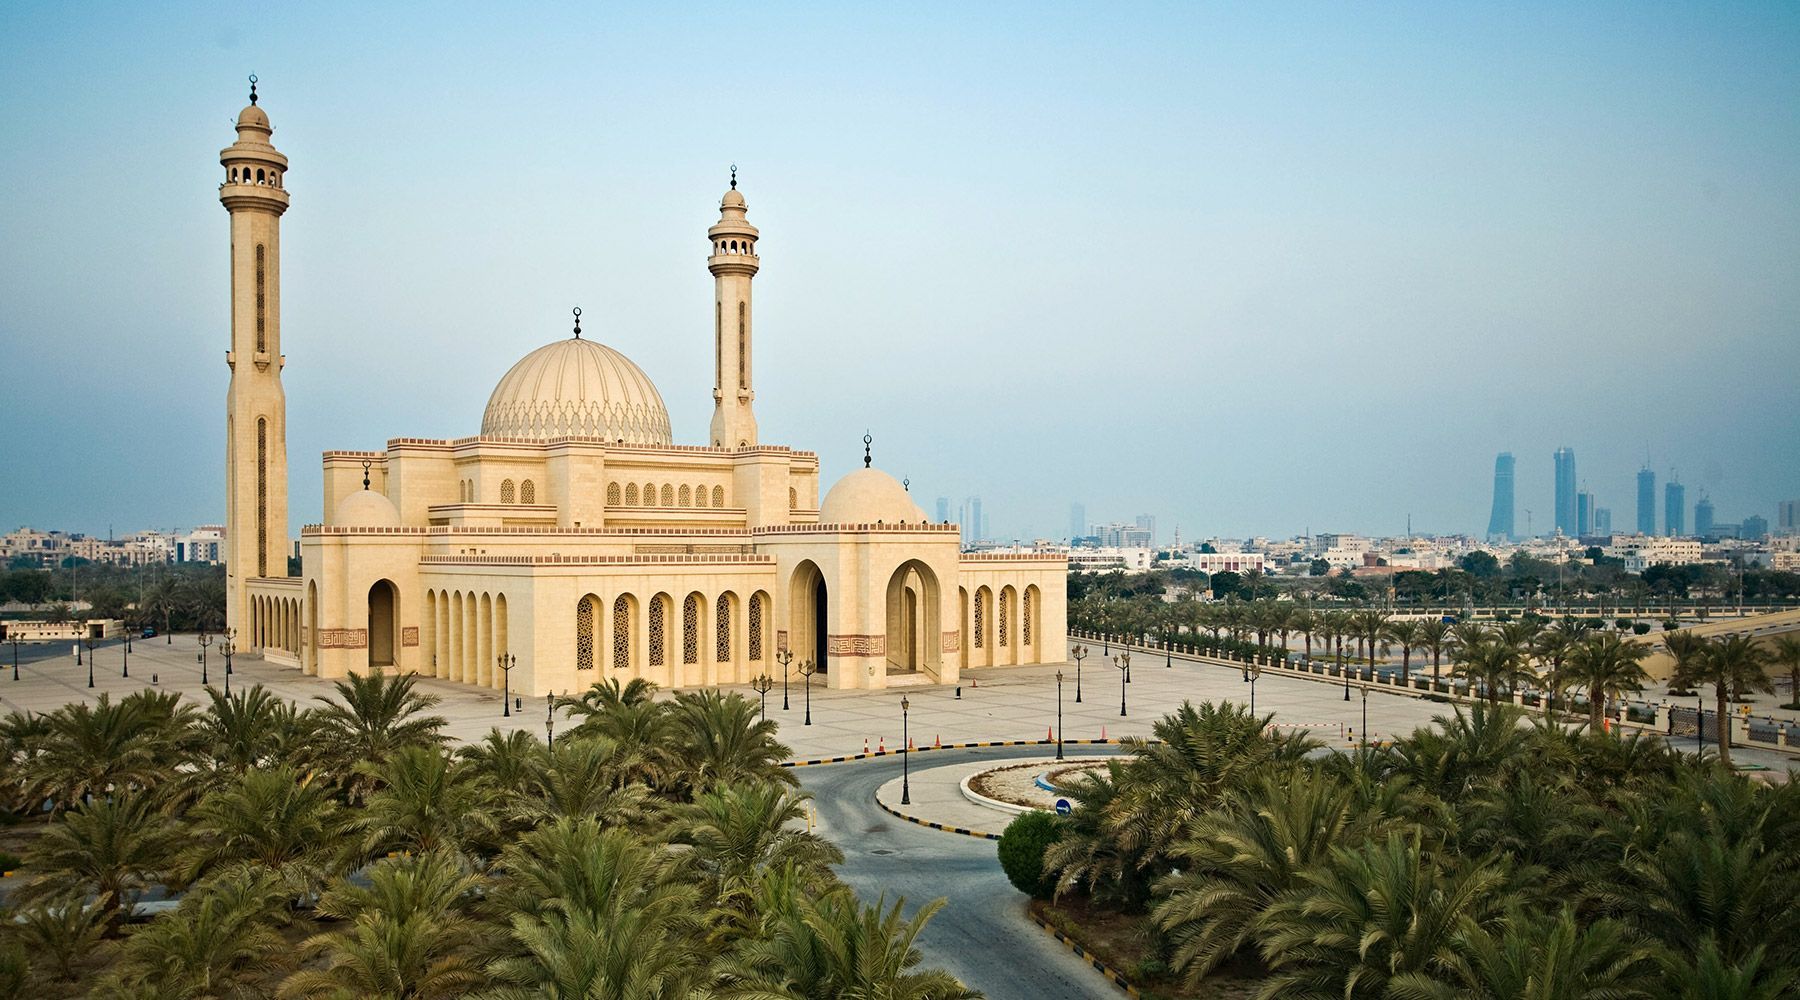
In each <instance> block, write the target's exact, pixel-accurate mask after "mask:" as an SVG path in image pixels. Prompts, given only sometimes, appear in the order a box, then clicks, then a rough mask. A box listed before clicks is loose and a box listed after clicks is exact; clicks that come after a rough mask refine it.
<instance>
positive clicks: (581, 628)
mask: <svg viewBox="0 0 1800 1000" xmlns="http://www.w3.org/2000/svg"><path fill="white" fill-rule="evenodd" d="M575 669H576V670H592V669H594V599H593V598H591V597H584V598H582V599H581V603H580V604H577V605H575Z"/></svg>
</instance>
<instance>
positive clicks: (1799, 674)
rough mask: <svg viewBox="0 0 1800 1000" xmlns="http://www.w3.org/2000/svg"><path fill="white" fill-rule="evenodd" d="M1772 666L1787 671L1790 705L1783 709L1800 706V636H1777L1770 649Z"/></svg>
mask: <svg viewBox="0 0 1800 1000" xmlns="http://www.w3.org/2000/svg"><path fill="white" fill-rule="evenodd" d="M1769 660H1770V664H1769V665H1770V666H1773V667H1781V668H1784V669H1786V670H1787V675H1788V704H1787V705H1784V706H1782V707H1783V708H1794V707H1796V706H1800V635H1781V636H1776V637H1775V639H1774V642H1773V644H1772V645H1771V646H1770V647H1769Z"/></svg>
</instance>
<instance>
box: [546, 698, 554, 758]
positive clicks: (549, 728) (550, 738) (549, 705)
mask: <svg viewBox="0 0 1800 1000" xmlns="http://www.w3.org/2000/svg"><path fill="white" fill-rule="evenodd" d="M544 746H546V747H551V748H554V747H555V746H556V696H555V695H553V694H546V695H544Z"/></svg>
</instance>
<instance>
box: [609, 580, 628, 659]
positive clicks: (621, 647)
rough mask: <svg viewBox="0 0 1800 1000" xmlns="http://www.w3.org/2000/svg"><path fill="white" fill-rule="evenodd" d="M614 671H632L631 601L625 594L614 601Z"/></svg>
mask: <svg viewBox="0 0 1800 1000" xmlns="http://www.w3.org/2000/svg"><path fill="white" fill-rule="evenodd" d="M613 669H614V670H629V669H631V599H630V598H628V597H626V596H625V595H624V594H620V595H619V596H618V598H617V599H616V600H614V601H613Z"/></svg>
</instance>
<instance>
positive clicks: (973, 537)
mask: <svg viewBox="0 0 1800 1000" xmlns="http://www.w3.org/2000/svg"><path fill="white" fill-rule="evenodd" d="M986 527H987V526H986V525H984V524H983V523H982V521H981V498H980V497H970V498H968V499H967V500H964V501H963V506H962V538H963V544H964V545H973V544H974V543H976V542H979V541H981V540H982V539H983V538H986V537H987V534H986V532H985V528H986Z"/></svg>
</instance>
